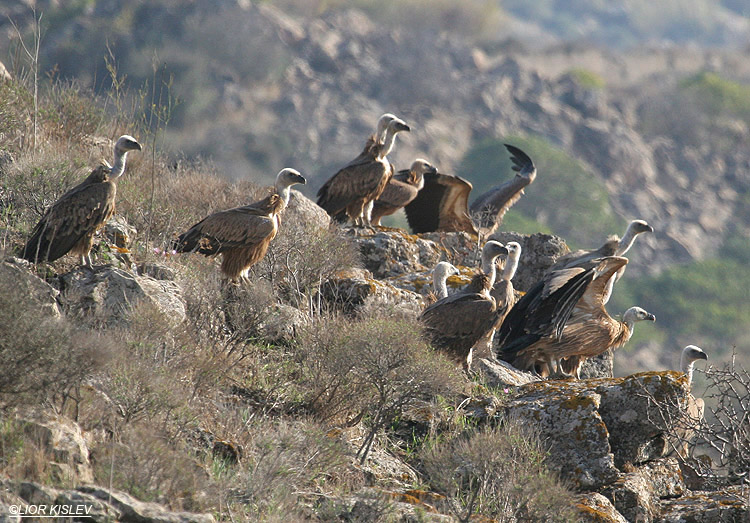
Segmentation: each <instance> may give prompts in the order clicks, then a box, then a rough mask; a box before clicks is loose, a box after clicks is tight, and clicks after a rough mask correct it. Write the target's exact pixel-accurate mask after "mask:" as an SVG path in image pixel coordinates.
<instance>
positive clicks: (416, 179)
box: [372, 159, 437, 226]
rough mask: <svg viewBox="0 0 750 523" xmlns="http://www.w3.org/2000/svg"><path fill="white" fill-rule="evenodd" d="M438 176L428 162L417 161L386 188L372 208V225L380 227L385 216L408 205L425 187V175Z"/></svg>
mask: <svg viewBox="0 0 750 523" xmlns="http://www.w3.org/2000/svg"><path fill="white" fill-rule="evenodd" d="M425 174H437V169H435V167H433V166H432V165H430V164H429V162H427V160H422V159H417V160H415V161H414V162H413V163H412V164H411V167H410V168H409V169H405V170H403V171H399V172H398V173H396V174H394V175H393V178H391V180H390V181H389V182H388V185H386V186H385V190H384V191H383V194H381V195H380V197H379V198H378V199H377V200H375V203H374V206H373V208H372V224H373V225H377V226H379V225H380V219H381V218H382V217H383V216H389V215H391V214H393V213H394V212H396V211H398V210H399V209H402V208H403V207H404V206H405V205H408V204H409V202H411V201H412V200H413V199H414V198H416V197H417V194H418V193H419V191H420V190H421V189H422V187H424V175H425Z"/></svg>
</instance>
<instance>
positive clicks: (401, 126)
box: [393, 121, 411, 132]
mask: <svg viewBox="0 0 750 523" xmlns="http://www.w3.org/2000/svg"><path fill="white" fill-rule="evenodd" d="M393 126H394V128H395V129H396V131H406V132H410V131H411V127H409V126H408V125H406V124H405V123H404V122H400V121H396V122H394V124H393Z"/></svg>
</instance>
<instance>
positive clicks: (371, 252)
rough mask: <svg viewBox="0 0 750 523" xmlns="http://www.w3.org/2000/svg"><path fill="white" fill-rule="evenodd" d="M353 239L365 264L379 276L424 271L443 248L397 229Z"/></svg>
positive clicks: (435, 261) (438, 258) (439, 254)
mask: <svg viewBox="0 0 750 523" xmlns="http://www.w3.org/2000/svg"><path fill="white" fill-rule="evenodd" d="M351 230H352V231H353V229H351ZM353 241H354V244H355V245H357V246H358V247H359V250H360V252H361V253H362V262H363V263H364V266H365V268H366V269H367V270H369V271H370V272H372V274H373V276H374V277H375V278H381V279H382V278H388V277H393V276H398V275H401V274H414V273H419V272H424V271H426V270H428V269H431V268H432V267H434V266H435V264H437V262H438V261H440V259H441V257H442V256H443V252H444V250H443V249H441V248H440V247H439V246H438V244H436V243H435V242H433V241H430V240H426V239H423V238H421V237H420V236H418V235H412V234H407V233H406V232H405V231H403V230H401V229H394V230H392V231H388V232H385V231H380V232H377V233H375V234H374V235H372V236H367V235H357V236H355V237H354V238H353Z"/></svg>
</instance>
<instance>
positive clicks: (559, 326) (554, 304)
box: [495, 268, 595, 359]
mask: <svg viewBox="0 0 750 523" xmlns="http://www.w3.org/2000/svg"><path fill="white" fill-rule="evenodd" d="M594 276H595V269H590V270H587V271H586V270H583V269H580V268H573V269H566V270H563V271H559V272H558V273H557V274H555V275H554V276H553V277H552V278H549V279H545V280H542V281H540V282H538V283H537V284H536V285H534V286H533V287H532V288H531V289H529V291H528V292H527V293H526V294H525V295H524V296H523V297H522V298H521V299H520V300H518V302H517V303H516V304H515V305H514V306H513V308H512V309H511V310H510V312H508V315H507V316H506V317H505V321H503V324H502V325H501V326H500V328H499V329H498V331H497V332H496V333H495V343H496V346H498V347H500V348H499V350H498V353H499V354H498V355H502V354H506V355H514V354H515V353H517V352H518V351H519V350H521V349H523V348H524V347H527V346H528V345H530V344H532V343H534V342H536V341H538V340H539V339H541V338H543V337H547V336H552V335H555V336H557V337H558V338H559V337H560V336H561V335H562V331H563V329H564V328H565V324H566V323H567V322H568V319H569V318H570V315H571V313H572V312H573V309H574V308H575V305H576V303H578V300H579V299H580V298H581V297H582V296H583V294H584V293H585V291H586V288H587V286H588V285H589V284H590V283H591V281H592V280H593V279H594ZM511 357H512V356H511ZM507 358H508V356H503V359H507Z"/></svg>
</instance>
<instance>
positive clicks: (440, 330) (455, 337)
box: [420, 241, 508, 370]
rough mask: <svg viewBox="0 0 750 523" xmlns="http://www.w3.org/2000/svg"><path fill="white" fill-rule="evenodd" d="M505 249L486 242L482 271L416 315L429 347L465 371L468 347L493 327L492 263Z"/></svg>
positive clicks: (469, 349)
mask: <svg viewBox="0 0 750 523" xmlns="http://www.w3.org/2000/svg"><path fill="white" fill-rule="evenodd" d="M507 253H508V250H507V249H506V248H505V247H504V246H503V245H502V244H501V243H499V242H496V241H489V242H487V243H486V244H485V245H484V247H483V249H482V269H481V270H480V271H479V272H478V273H477V275H476V276H474V278H473V279H472V281H471V283H470V284H469V285H468V286H467V287H466V288H465V289H463V290H462V291H461V292H458V293H456V294H452V295H450V296H447V297H445V298H442V299H440V300H438V301H436V302H435V303H433V304H432V305H430V306H429V307H427V308H426V309H425V310H424V311H423V312H422V314H421V315H420V320H421V321H422V322H423V323H424V325H425V332H426V334H427V335H428V336H429V338H430V340H431V342H432V344H433V345H434V346H435V347H436V348H438V349H440V350H442V351H444V352H445V353H446V354H447V355H448V356H449V357H450V358H451V359H453V360H455V361H456V362H457V363H460V364H461V365H463V367H464V369H467V370H468V369H469V367H470V366H471V359H472V347H473V346H474V345H475V344H476V343H477V341H479V340H480V339H481V338H482V336H484V335H486V334H487V333H488V332H489V331H490V329H492V327H493V326H494V325H495V322H496V313H497V304H496V303H495V299H494V298H493V297H492V296H491V295H490V290H491V289H492V286H493V284H494V282H495V274H496V273H495V271H496V269H495V260H496V259H497V257H498V256H501V255H503V254H507Z"/></svg>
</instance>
